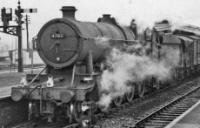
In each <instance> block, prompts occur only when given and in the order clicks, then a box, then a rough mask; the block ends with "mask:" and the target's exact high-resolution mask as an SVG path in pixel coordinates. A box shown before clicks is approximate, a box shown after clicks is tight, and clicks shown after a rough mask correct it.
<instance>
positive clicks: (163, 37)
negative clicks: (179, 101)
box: [11, 6, 200, 122]
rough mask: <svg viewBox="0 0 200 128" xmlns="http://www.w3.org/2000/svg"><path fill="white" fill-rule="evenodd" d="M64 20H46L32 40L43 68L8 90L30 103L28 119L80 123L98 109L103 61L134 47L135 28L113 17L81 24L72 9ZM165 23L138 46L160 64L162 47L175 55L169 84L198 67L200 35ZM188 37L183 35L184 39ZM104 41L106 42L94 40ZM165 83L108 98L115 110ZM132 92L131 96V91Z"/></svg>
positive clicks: (152, 82) (148, 32) (144, 84)
mask: <svg viewBox="0 0 200 128" xmlns="http://www.w3.org/2000/svg"><path fill="white" fill-rule="evenodd" d="M61 10H62V12H63V18H57V19H53V20H51V21H49V22H47V23H46V24H45V25H44V26H43V27H42V28H41V30H40V31H39V33H38V36H37V50H38V53H39V55H40V57H41V58H42V59H43V61H44V62H45V64H46V67H45V69H43V70H42V71H41V72H40V73H39V74H35V75H33V74H27V76H26V80H27V81H28V82H29V83H28V84H27V85H25V86H19V87H14V88H12V94H11V97H12V99H13V100H14V101H19V100H21V99H23V98H25V99H28V100H29V106H28V107H29V116H30V118H31V117H32V116H36V117H37V116H45V117H47V119H48V121H49V122H51V121H52V120H54V119H56V118H57V117H64V118H65V119H67V120H69V122H81V121H82V120H83V118H89V119H88V120H91V118H90V117H91V116H92V115H93V112H94V111H95V110H96V109H97V108H96V102H98V101H99V99H100V97H101V91H100V90H101V83H100V79H101V74H102V72H103V71H104V70H105V68H106V65H105V63H104V62H105V58H106V55H107V54H108V53H109V52H110V50H111V49H112V48H113V47H115V48H118V49H123V48H126V47H129V46H131V45H133V44H135V43H138V41H136V38H138V39H140V38H139V37H138V36H139V35H137V29H136V28H137V26H136V24H135V23H134V20H133V21H132V23H131V25H130V26H128V27H124V26H120V25H119V24H118V23H117V22H116V20H115V18H113V17H111V16H110V15H103V17H102V18H99V19H98V22H80V21H77V20H76V19H75V11H76V9H75V7H72V6H67V7H66V6H65V7H63V8H62V9H61ZM168 25H169V24H168V23H167V22H166V21H164V22H161V23H157V24H156V26H155V27H154V29H153V30H149V29H147V30H146V31H145V33H144V35H143V37H144V39H143V42H145V44H150V45H149V49H150V52H149V53H148V56H151V57H152V58H154V59H155V58H156V59H157V60H161V59H162V56H164V53H165V52H166V51H165V52H163V49H164V47H167V48H169V47H170V48H176V49H178V50H179V51H180V53H179V56H180V60H178V61H179V65H178V66H177V67H176V68H173V69H172V70H173V72H174V73H173V74H174V76H173V80H181V79H183V78H184V77H185V76H188V75H190V74H191V73H193V72H196V71H197V70H198V69H199V66H198V64H199V61H200V59H199V54H198V52H197V50H196V51H195V50H194V49H198V50H200V47H199V41H200V39H199V36H196V35H195V34H194V33H192V32H190V33H189V34H190V35H189V36H188V33H187V34H186V32H185V33H184V32H183V31H181V30H176V31H171V29H169V28H168V27H166V26H168ZM185 35H187V36H185ZM104 37H106V41H101V40H99V39H101V38H104ZM165 83H166V81H165V82H163V81H159V80H156V78H153V77H150V78H149V79H148V80H146V81H143V82H141V81H140V82H136V83H135V84H131V85H130V87H131V91H129V92H128V93H126V94H125V95H124V96H123V97H117V98H115V99H114V100H113V104H114V105H115V106H119V105H120V104H121V103H122V102H123V101H124V100H126V101H128V102H131V101H132V100H133V98H134V96H135V95H138V96H140V97H142V96H143V95H144V93H145V88H146V87H147V86H149V87H153V88H157V89H159V88H160V86H161V85H164V84H165ZM135 92H136V93H135Z"/></svg>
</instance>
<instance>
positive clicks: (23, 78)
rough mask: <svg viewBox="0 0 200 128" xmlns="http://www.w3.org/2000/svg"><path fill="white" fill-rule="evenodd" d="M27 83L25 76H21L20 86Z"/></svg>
mask: <svg viewBox="0 0 200 128" xmlns="http://www.w3.org/2000/svg"><path fill="white" fill-rule="evenodd" d="M27 83H28V82H27V80H26V77H22V78H21V80H20V85H21V86H25V85H27Z"/></svg>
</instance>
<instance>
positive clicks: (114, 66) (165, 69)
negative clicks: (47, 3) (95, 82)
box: [97, 39, 179, 108]
mask: <svg viewBox="0 0 200 128" xmlns="http://www.w3.org/2000/svg"><path fill="white" fill-rule="evenodd" d="M98 41H100V39H98ZM104 41H105V40H104ZM106 42H107V40H106ZM97 44H105V43H103V42H101V43H99V42H98V43H97ZM106 44H108V42H107V43H106ZM128 48H129V49H128V50H127V51H128V52H125V51H122V50H119V49H116V48H113V49H112V50H111V52H110V54H109V55H108V56H107V58H106V65H108V68H107V69H106V70H104V71H103V74H102V79H101V91H102V93H103V95H102V97H101V99H100V101H99V105H101V106H103V107H105V108H107V107H108V106H109V105H110V103H111V101H112V99H114V98H115V97H117V96H123V95H124V94H125V93H126V92H128V91H129V90H130V88H129V86H127V83H128V82H130V81H131V82H138V81H142V80H145V79H146V78H147V77H149V76H154V77H156V78H157V79H158V80H166V79H170V77H171V74H170V73H171V69H172V68H173V67H174V66H176V65H177V64H178V60H179V52H178V50H176V49H172V48H164V49H162V51H163V52H162V53H161V55H162V56H164V59H162V60H160V61H157V60H155V59H152V58H150V57H149V56H146V55H145V53H144V52H145V50H144V47H142V46H141V45H139V44H137V45H135V46H132V47H131V48H130V47H128ZM130 49H132V52H131V50H130ZM138 51H139V52H138Z"/></svg>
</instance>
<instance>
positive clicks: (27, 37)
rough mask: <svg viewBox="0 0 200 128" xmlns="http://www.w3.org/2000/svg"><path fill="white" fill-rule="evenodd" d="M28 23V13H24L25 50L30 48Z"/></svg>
mask: <svg viewBox="0 0 200 128" xmlns="http://www.w3.org/2000/svg"><path fill="white" fill-rule="evenodd" d="M28 23H29V19H28V15H27V14H26V41H27V50H30V47H29V29H28Z"/></svg>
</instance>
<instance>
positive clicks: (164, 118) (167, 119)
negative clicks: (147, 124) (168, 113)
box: [153, 117, 173, 121]
mask: <svg viewBox="0 0 200 128" xmlns="http://www.w3.org/2000/svg"><path fill="white" fill-rule="evenodd" d="M153 120H164V121H172V120H173V118H172V117H154V118H153Z"/></svg>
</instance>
